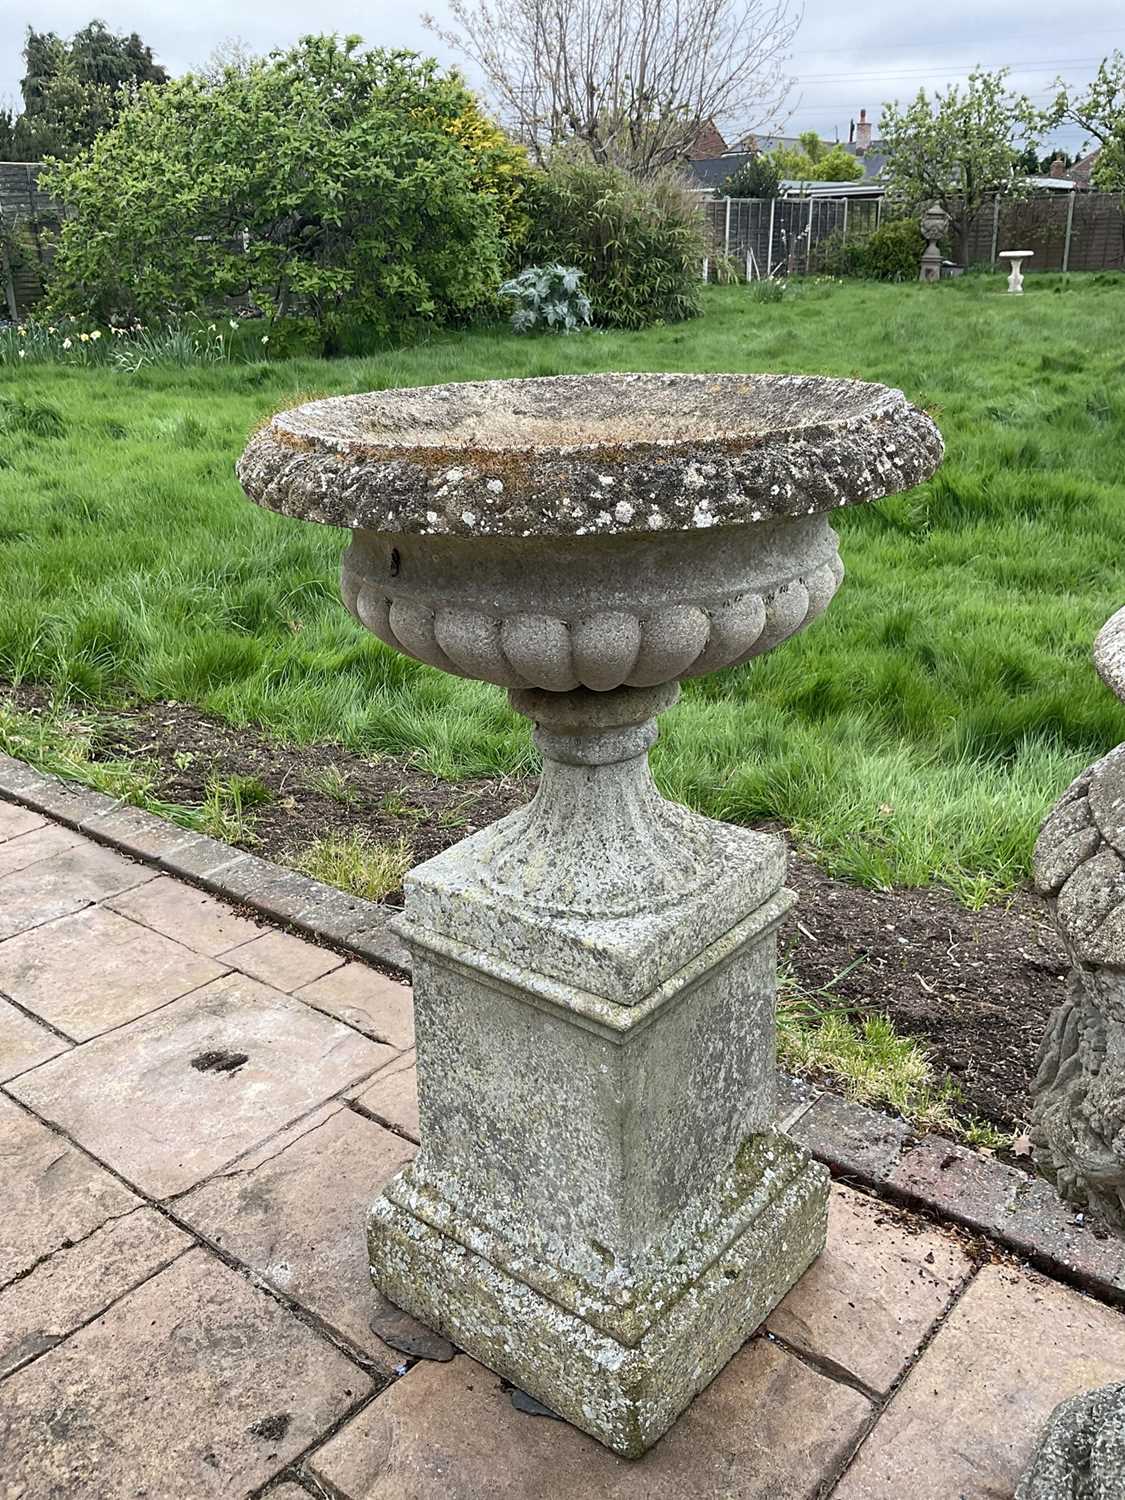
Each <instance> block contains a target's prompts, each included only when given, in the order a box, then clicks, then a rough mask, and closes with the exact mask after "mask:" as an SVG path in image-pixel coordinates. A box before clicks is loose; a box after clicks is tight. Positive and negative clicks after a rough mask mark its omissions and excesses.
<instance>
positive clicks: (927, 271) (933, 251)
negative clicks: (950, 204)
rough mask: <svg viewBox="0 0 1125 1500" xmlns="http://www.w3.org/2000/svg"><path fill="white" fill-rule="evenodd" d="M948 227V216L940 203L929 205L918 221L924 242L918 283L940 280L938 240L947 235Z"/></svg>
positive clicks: (939, 248)
mask: <svg viewBox="0 0 1125 1500" xmlns="http://www.w3.org/2000/svg"><path fill="white" fill-rule="evenodd" d="M949 225H950V218H949V215H948V214H947V213H946V211H945V209H944V208H942V206H941V204H940V203H931V204H930V206H929V208H927V209H926V211H925V213H924V214H923V215H922V217H921V218H920V219H919V220H918V227H919V229H921V231H922V237H923V239H924V240H925V241H926V248H925V249H924V250H923V251H922V264H921V267H920V269H919V272H918V280H919V281H940V280H941V246H940V245H939V244H938V240H943V239H944V238H945V237H946V235H947V234H948V233H949Z"/></svg>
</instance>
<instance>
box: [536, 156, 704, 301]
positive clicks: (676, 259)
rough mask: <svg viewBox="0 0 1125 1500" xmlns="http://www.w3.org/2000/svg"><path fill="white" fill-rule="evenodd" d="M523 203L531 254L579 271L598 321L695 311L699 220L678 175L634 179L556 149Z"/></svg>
mask: <svg viewBox="0 0 1125 1500" xmlns="http://www.w3.org/2000/svg"><path fill="white" fill-rule="evenodd" d="M529 208H530V213H531V229H530V232H529V235H528V246H527V248H528V255H529V257H530V258H533V259H534V260H535V262H536V263H537V264H541V265H542V264H549V263H558V264H561V265H564V266H574V267H575V268H577V269H578V270H579V271H581V273H582V276H583V289H584V291H585V292H586V294H587V295H588V296H589V298H590V301H591V302H592V304H593V306H594V311H595V315H596V317H597V321H598V324H599V325H600V326H602V327H607V328H644V327H647V326H648V325H649V324H652V323H659V322H664V323H672V322H678V321H679V320H681V319H683V318H693V317H696V316H697V315H698V313H699V312H700V310H701V306H700V287H701V281H700V266H701V263H702V259H703V256H704V255H705V253H706V251H705V248H704V240H703V221H702V216H701V214H700V211H699V207H698V205H697V203H696V202H695V200H694V199H693V198H692V197H691V195H690V194H689V193H688V192H687V191H686V190H685V188H684V186H683V184H682V182H681V181H680V179H679V178H678V177H676V176H673V175H671V174H657V175H656V176H654V177H650V178H647V179H645V180H643V181H638V180H636V179H634V178H631V177H629V176H627V175H626V174H625V173H624V172H622V171H619V170H618V169H617V168H615V167H606V166H598V165H595V164H594V163H592V162H589V161H580V160H568V159H566V158H564V157H562V156H556V157H555V158H554V159H553V160H552V161H551V163H550V165H549V166H548V168H547V170H546V172H544V173H543V174H542V176H540V177H539V178H537V179H536V181H535V183H534V185H533V187H532V189H531V191H530V193H529Z"/></svg>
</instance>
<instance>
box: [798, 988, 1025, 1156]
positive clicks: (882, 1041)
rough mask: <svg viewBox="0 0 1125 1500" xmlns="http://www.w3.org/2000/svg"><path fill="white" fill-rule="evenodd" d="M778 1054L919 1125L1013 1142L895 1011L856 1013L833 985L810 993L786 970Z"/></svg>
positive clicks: (976, 1140) (989, 1142)
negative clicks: (969, 1102) (973, 1108)
mask: <svg viewBox="0 0 1125 1500" xmlns="http://www.w3.org/2000/svg"><path fill="white" fill-rule="evenodd" d="M777 1058H778V1062H779V1063H780V1064H781V1066H782V1067H783V1068H786V1069H788V1070H789V1071H790V1072H791V1073H798V1074H803V1075H805V1076H808V1077H812V1078H815V1079H819V1080H825V1081H828V1082H830V1083H833V1084H835V1085H836V1086H837V1087H838V1088H840V1089H841V1090H842V1091H843V1093H844V1094H845V1095H846V1096H847V1097H848V1098H849V1099H856V1100H858V1101H860V1102H861V1103H863V1104H876V1105H881V1106H883V1107H884V1108H886V1109H890V1110H893V1111H894V1113H895V1114H897V1115H901V1116H902V1118H903V1119H905V1120H909V1121H910V1123H911V1124H912V1125H914V1126H915V1128H916V1129H918V1130H934V1131H940V1132H942V1133H945V1134H948V1135H953V1136H957V1137H958V1138H959V1139H961V1140H964V1141H967V1142H968V1143H969V1144H970V1145H972V1146H985V1147H989V1148H991V1149H993V1150H997V1149H1000V1148H1002V1147H1004V1146H1007V1145H1009V1144H1010V1143H1011V1133H1010V1132H1004V1131H1002V1130H998V1129H997V1128H996V1126H994V1125H990V1124H989V1123H988V1122H987V1121H985V1120H980V1119H978V1118H977V1117H976V1116H973V1115H970V1114H968V1113H967V1112H966V1110H965V1108H964V1100H963V1098H962V1095H961V1093H960V1090H959V1089H958V1088H957V1086H956V1085H955V1084H954V1083H952V1082H951V1081H950V1080H949V1079H947V1078H946V1079H941V1078H938V1076H937V1075H936V1074H935V1072H934V1069H933V1065H932V1063H931V1061H930V1056H929V1053H928V1052H927V1050H926V1048H925V1047H924V1046H923V1045H922V1044H920V1043H919V1042H918V1041H916V1040H915V1039H914V1038H913V1037H909V1036H903V1035H902V1034H901V1033H900V1032H899V1031H898V1030H897V1029H896V1027H895V1024H894V1022H893V1021H892V1020H891V1018H890V1017H889V1016H886V1015H867V1016H863V1017H862V1018H857V1017H853V1016H851V1015H849V1014H848V1012H847V1010H846V1008H844V1007H841V1006H838V1005H835V1004H834V1003H833V999H832V996H831V994H830V993H829V992H826V991H821V992H820V993H819V994H817V995H810V994H808V993H806V992H805V991H802V990H801V988H800V987H799V985H798V984H797V983H796V981H795V980H794V978H793V976H792V974H789V973H785V972H783V973H782V974H781V976H780V980H779V984H778V1000H777Z"/></svg>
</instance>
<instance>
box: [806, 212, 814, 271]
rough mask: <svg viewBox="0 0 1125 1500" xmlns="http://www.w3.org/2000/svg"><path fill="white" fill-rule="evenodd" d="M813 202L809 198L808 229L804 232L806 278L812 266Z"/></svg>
mask: <svg viewBox="0 0 1125 1500" xmlns="http://www.w3.org/2000/svg"><path fill="white" fill-rule="evenodd" d="M815 201H816V200H815V199H814V198H812V197H810V198H809V222H808V227H807V228H806V230H805V275H806V276H807V275H808V274H809V270H810V269H811V266H812V211H813V203H814V202H815Z"/></svg>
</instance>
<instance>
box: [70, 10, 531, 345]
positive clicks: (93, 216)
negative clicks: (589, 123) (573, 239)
mask: <svg viewBox="0 0 1125 1500" xmlns="http://www.w3.org/2000/svg"><path fill="white" fill-rule="evenodd" d="M358 47H359V43H358V39H357V38H354V37H352V38H348V39H346V40H345V41H343V42H339V41H337V39H336V38H334V37H324V36H322V37H305V38H304V39H303V40H302V41H301V42H300V43H299V44H298V45H297V46H296V47H294V48H292V49H291V50H290V51H288V52H275V53H272V54H270V56H269V57H266V58H261V59H255V60H253V61H252V62H250V63H247V64H243V65H231V66H228V67H226V68H224V69H223V70H222V72H221V73H220V74H218V75H217V76H215V77H206V78H203V77H196V76H194V75H190V74H189V75H187V76H186V77H183V78H178V79H174V80H173V81H172V82H171V83H168V84H165V85H163V86H162V87H161V88H156V87H155V86H153V85H146V86H145V87H143V88H141V89H140V91H139V93H138V95H137V97H136V99H135V100H134V102H133V103H132V104H131V105H130V106H129V107H128V108H127V109H126V110H125V111H124V112H123V114H122V115H121V118H120V120H119V121H118V123H117V124H116V125H115V126H114V127H113V128H112V129H111V130H108V131H106V132H105V133H104V134H102V135H101V136H100V137H99V138H98V140H97V141H96V142H95V144H94V146H93V147H92V148H91V150H90V151H89V152H87V153H85V154H84V155H82V156H81V157H79V158H78V159H77V160H75V161H72V162H67V163H65V164H59V165H56V166H55V167H54V168H53V169H52V170H51V171H50V172H49V173H48V174H47V176H46V180H45V182H44V188H45V190H46V191H48V192H50V193H52V194H54V195H55V196H56V197H57V198H58V199H60V200H61V201H62V202H63V204H64V205H65V208H66V218H65V220H64V223H63V228H62V234H61V238H60V242H59V247H58V252H57V255H56V257H55V262H54V267H53V274H52V278H51V286H50V298H51V307H52V310H53V311H54V312H55V313H56V314H61V313H71V314H74V315H81V316H84V317H95V318H99V319H100V320H102V321H105V320H107V319H108V318H109V317H110V316H114V315H115V316H117V317H121V316H125V317H130V318H132V317H137V318H140V319H141V320H142V321H144V322H156V321H160V320H164V319H167V317H168V316H169V315H176V314H182V313H187V312H200V313H203V312H207V311H211V310H215V309H217V308H218V307H219V306H220V305H222V304H223V303H224V302H225V303H226V304H227V305H230V304H231V303H233V304H234V305H239V304H243V303H246V302H247V301H249V302H251V303H253V304H254V305H255V306H257V307H258V308H261V309H262V310H264V311H266V312H267V313H269V314H271V315H275V316H279V317H282V318H284V317H287V316H291V315H294V314H295V315H297V316H304V317H309V318H312V319H313V320H315V322H316V324H317V325H318V327H319V329H320V331H321V337H322V340H323V343H324V347H325V350H326V352H334V351H335V345H336V339H337V335H338V333H339V331H340V330H341V328H342V327H343V325H344V324H346V323H350V324H355V323H357V322H359V323H362V324H363V325H365V327H366V328H367V330H368V337H369V338H377V339H400V338H402V337H404V336H405V335H407V334H408V333H409V332H411V331H412V330H414V329H415V328H416V327H417V326H418V325H420V324H422V323H442V322H446V321H449V320H451V319H455V318H461V317H464V316H466V315H469V314H472V313H474V312H477V311H478V310H485V309H491V308H492V307H494V305H495V289H496V285H497V282H498V281H499V280H500V278H501V276H502V275H503V274H504V272H505V271H506V270H508V269H509V268H510V267H511V265H512V264H513V263H518V262H515V254H516V252H515V250H514V249H513V247H512V243H511V242H512V240H513V238H515V239H518V238H519V237H520V236H521V235H522V234H523V233H524V232H525V229H526V224H527V216H526V209H525V208H524V206H523V200H524V195H525V192H526V189H527V184H528V182H529V181H530V179H531V177H532V170H531V168H530V165H529V164H528V162H527V159H526V156H525V154H524V153H523V152H522V150H521V149H520V148H519V147H517V146H515V145H513V144H512V143H511V142H509V141H508V140H507V139H506V138H505V137H503V136H502V134H501V133H500V132H499V131H498V130H497V129H496V127H494V126H492V125H491V124H490V122H488V121H487V120H486V119H485V118H484V117H483V116H482V115H481V113H480V110H479V108H478V106H477V104H476V101H475V100H474V98H473V96H472V94H471V93H469V91H468V90H467V89H466V87H465V86H464V84H463V83H462V81H461V79H460V78H459V76H458V75H457V74H456V73H447V72H443V71H442V70H441V69H440V68H439V67H438V65H437V63H436V62H434V61H433V60H432V59H423V58H418V57H416V56H414V55H413V54H410V53H404V52H381V51H370V52H363V51H360V50H358Z"/></svg>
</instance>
